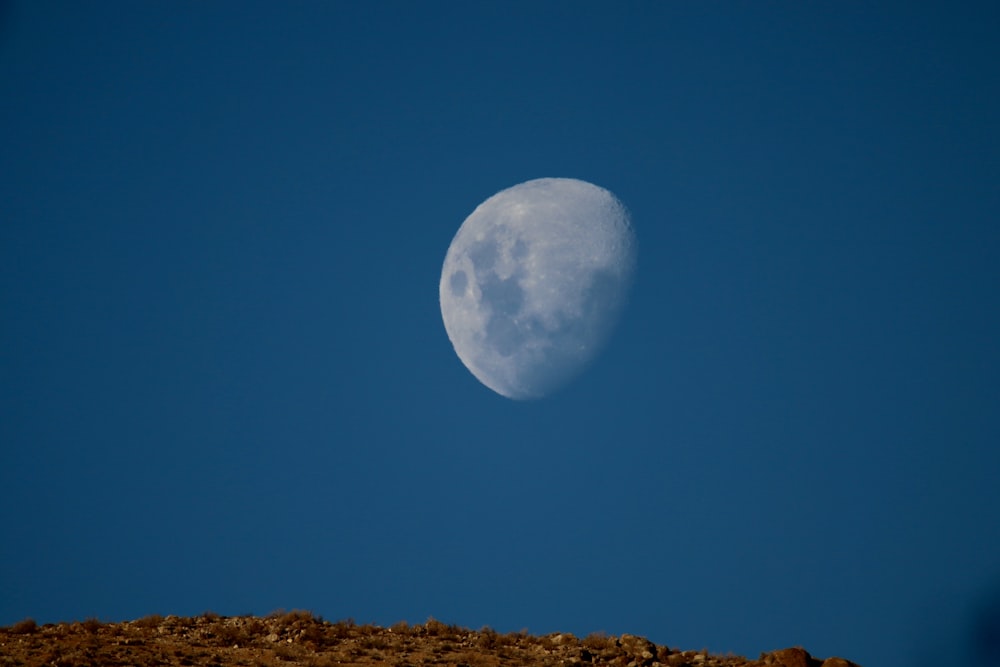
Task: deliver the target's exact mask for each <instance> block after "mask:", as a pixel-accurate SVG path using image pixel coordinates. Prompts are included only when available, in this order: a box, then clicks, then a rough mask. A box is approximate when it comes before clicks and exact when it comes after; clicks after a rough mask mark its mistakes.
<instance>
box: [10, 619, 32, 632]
mask: <svg viewBox="0 0 1000 667" xmlns="http://www.w3.org/2000/svg"><path fill="white" fill-rule="evenodd" d="M37 629H38V623H35V619H33V618H26V619H24V620H23V621H18V622H17V623H15V624H14V625H12V626H11V628H10V631H11V632H12V633H14V634H15V635H30V634H31V633H32V632H34V631H35V630H37Z"/></svg>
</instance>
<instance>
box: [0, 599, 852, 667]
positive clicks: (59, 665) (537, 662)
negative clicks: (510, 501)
mask: <svg viewBox="0 0 1000 667" xmlns="http://www.w3.org/2000/svg"><path fill="white" fill-rule="evenodd" d="M0 647H2V648H0V667H21V666H22V665H53V666H55V667H74V666H77V665H81V664H86V665H93V666H94V667H111V666H112V665H114V666H117V665H127V664H149V665H152V664H156V665H162V666H163V667H177V666H179V665H184V666H188V665H190V666H191V667H195V666H198V667H216V666H218V667H222V665H234V666H239V667H293V666H295V667H331V666H332V665H342V666H351V665H353V666H356V667H361V666H365V665H371V666H372V667H374V666H375V665H380V666H389V665H391V666H393V667H417V666H419V665H426V666H428V667H429V666H430V665H442V666H444V665H465V666H466V667H500V665H504V666H505V667H506V666H508V665H509V666H511V667H527V666H529V665H530V666H532V667H535V666H539V667H562V666H565V665H580V666H581V667H586V666H588V665H592V666H593V667H625V666H627V665H632V667H654V664H656V663H659V665H662V666H663V667H681V666H687V667H758V665H760V664H763V663H765V662H767V661H766V660H763V659H762V661H760V662H758V661H753V662H748V661H747V660H745V659H743V658H742V657H738V656H732V655H730V656H712V655H710V654H708V653H707V652H706V651H698V652H695V651H685V652H680V651H675V650H674V651H672V650H670V649H668V648H667V647H666V646H656V645H655V644H653V643H652V642H649V641H648V640H646V639H644V638H641V637H635V636H632V635H622V636H621V637H613V636H608V635H606V634H604V633H592V634H589V635H587V636H586V637H584V639H582V640H580V639H577V638H576V637H575V636H574V635H571V634H568V633H562V634H551V635H546V636H542V637H536V636H532V635H530V634H528V632H527V631H524V630H522V631H521V632H508V633H506V634H501V633H499V632H497V631H496V630H494V629H493V628H491V627H489V626H485V627H483V628H482V629H481V630H479V631H478V632H474V631H472V630H469V629H467V628H462V627H459V626H456V625H449V624H446V623H443V622H441V621H438V620H436V619H433V618H429V619H428V620H427V622H426V623H424V624H423V625H410V624H408V623H406V622H405V621H400V622H398V623H396V624H394V625H392V626H391V627H389V628H382V627H379V626H375V625H368V624H365V625H358V624H356V623H355V622H354V620H353V619H346V620H343V621H338V622H336V623H329V622H327V621H324V620H322V619H321V618H319V617H317V616H314V615H313V614H312V613H310V612H307V611H297V610H293V611H291V612H285V611H284V610H280V611H277V612H274V613H272V614H270V615H269V616H267V617H265V618H258V617H253V616H234V617H224V616H220V615H218V614H214V613H211V612H206V613H205V614H202V615H201V616H197V617H193V618H178V617H176V616H167V617H165V618H164V617H162V616H159V615H156V614H154V615H150V616H145V617H143V618H140V619H138V620H137V621H133V622H131V623H107V624H105V623H101V622H100V621H98V620H97V619H93V618H91V619H87V620H86V621H84V622H82V623H61V624H56V625H45V626H41V627H39V625H38V624H37V623H36V622H35V621H34V620H32V619H30V618H29V619H24V620H23V621H21V622H19V623H15V624H14V625H12V626H11V627H9V628H0ZM788 651H793V652H801V654H804V655H805V656H808V654H807V653H805V652H804V651H802V649H785V650H784V651H778V652H775V653H773V654H768V655H767V656H765V657H767V660H770V661H771V662H772V663H773V664H775V665H777V664H784V663H783V662H776V661H775V660H772V657H774V656H778V655H779V654H783V653H786V652H788ZM796 656H800V657H801V655H800V654H799V653H796ZM768 664H770V663H768ZM795 664H799V663H795ZM802 664H817V665H818V664H819V661H812V660H811V658H809V660H807V661H806V662H804V663H802ZM836 664H837V665H839V666H840V667H843V665H845V664H846V665H847V666H848V667H856V666H853V665H852V664H851V663H844V662H838V663H836Z"/></svg>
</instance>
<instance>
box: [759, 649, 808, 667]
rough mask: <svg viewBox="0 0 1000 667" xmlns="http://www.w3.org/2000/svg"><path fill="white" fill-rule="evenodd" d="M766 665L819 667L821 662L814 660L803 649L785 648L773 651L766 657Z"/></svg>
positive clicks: (776, 666)
mask: <svg viewBox="0 0 1000 667" xmlns="http://www.w3.org/2000/svg"><path fill="white" fill-rule="evenodd" d="M763 662H764V664H765V665H774V666H775V667H819V660H815V659H813V657H812V656H811V655H809V652H808V651H806V650H805V649H803V648H798V647H795V648H783V649H781V650H780V651H772V652H771V653H768V654H765V656H764V661H763Z"/></svg>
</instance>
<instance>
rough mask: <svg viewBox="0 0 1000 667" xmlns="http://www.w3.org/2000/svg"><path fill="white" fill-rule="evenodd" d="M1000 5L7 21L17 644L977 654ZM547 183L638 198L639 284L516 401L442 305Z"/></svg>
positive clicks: (560, 6) (999, 215) (6, 17)
mask: <svg viewBox="0 0 1000 667" xmlns="http://www.w3.org/2000/svg"><path fill="white" fill-rule="evenodd" d="M875 4H878V5H879V6H872V5H875ZM995 7H996V6H995V5H994V4H993V3H988V2H980V3H971V2H965V3H962V2H956V3H929V2H927V3H924V2H905V3H904V2H900V3H862V2H849V3H842V2H836V3H797V2H794V3H751V2H739V3H687V2H684V3H681V2H666V1H662V2H626V3H620V2H608V3H587V2H558V3H537V2H523V3H522V2H507V1H504V2H495V3H466V2H449V3H441V2H400V3H366V2H316V3H306V2H296V3H279V2H272V3H265V2H260V3H255V2H232V3H226V2H212V3H196V2H179V1H178V2H91V3H84V2H65V3H50V2H15V3H7V4H0V508H2V520H0V624H11V623H14V622H16V621H18V620H20V619H22V618H24V617H26V616H31V617H33V618H35V619H36V620H38V621H39V622H55V621H59V620H73V619H78V620H82V619H84V618H88V617H98V618H101V619H104V620H121V619H127V618H134V617H138V616H143V615H146V614H152V613H159V614H198V613H201V612H203V611H205V610H209V609H210V610H213V611H215V612H218V613H221V614H244V613H258V614H266V613H268V612H271V611H273V610H274V609H276V608H288V609H292V608H302V609H310V610H312V611H313V612H315V613H317V614H320V615H322V616H323V617H325V618H328V619H331V620H335V619H339V618H345V617H353V618H355V619H356V620H358V621H359V622H362V621H364V622H375V623H382V624H387V623H393V622H395V621H398V620H402V619H405V620H409V621H410V622H423V621H424V620H426V619H427V617H428V616H434V617H435V618H438V619H440V620H443V621H445V622H448V623H456V624H459V625H464V626H469V627H473V628H478V627H480V626H482V625H490V626H492V627H494V628H496V629H498V630H502V631H510V630H519V629H522V628H527V629H528V630H529V631H531V632H533V633H546V632H552V631H569V632H574V633H577V634H580V635H585V634H587V633H589V632H591V631H598V630H603V631H606V632H609V633H614V634H618V633H621V632H631V633H636V634H642V635H646V636H648V637H649V638H650V639H652V640H654V641H656V642H658V643H663V644H667V645H669V646H673V647H680V648H688V649H690V648H694V649H700V648H708V649H710V650H712V651H716V652H727V651H733V652H735V653H742V654H746V655H748V656H750V657H756V655H757V654H758V653H759V652H760V651H764V650H772V649H776V648H781V647H785V646H790V645H802V646H805V647H806V648H807V649H809V650H810V651H812V652H813V653H814V654H816V655H820V656H828V655H831V654H837V655H841V656H843V657H846V658H849V659H851V660H855V661H857V662H860V663H862V664H863V665H865V666H866V667H903V666H904V665H906V666H908V667H909V666H913V665H919V666H920V667H924V666H925V665H930V664H943V663H941V662H940V661H937V662H935V661H933V660H931V657H929V656H943V655H946V656H950V658H951V659H952V660H951V662H952V664H961V662H960V661H957V660H953V658H954V657H955V656H956V655H959V656H961V655H971V651H972V650H973V648H972V643H973V642H972V633H973V631H972V629H971V628H972V627H973V626H974V625H975V624H976V623H979V624H980V626H982V623H983V622H984V621H983V620H982V617H980V618H979V620H977V617H976V614H977V611H976V610H977V609H979V608H980V607H981V606H982V605H984V604H986V601H988V600H989V599H990V596H991V595H996V591H997V590H998V587H1000V483H998V477H1000V447H998V443H1000V345H998V341H1000V308H998V301H1000V299H998V288H1000V188H998V183H1000V39H998V38H997V35H998V33H1000V11H998V10H997V9H996V8H995ZM544 176H563V177H573V178H580V179H584V180H587V181H590V182H593V183H596V184H597V185H600V186H602V187H605V188H608V189H610V190H611V191H612V192H614V193H615V194H616V195H617V196H618V197H619V198H621V199H622V201H623V202H624V203H625V204H626V205H627V206H628V207H629V208H630V209H631V211H632V215H633V222H634V225H635V228H636V233H637V235H638V240H639V269H638V273H637V277H636V283H635V288H634V290H633V296H632V299H631V301H630V303H629V306H628V309H627V310H626V312H625V315H624V318H623V320H622V323H621V325H620V327H619V329H618V331H617V333H616V335H615V337H614V338H613V339H612V341H611V343H610V345H609V347H608V348H607V350H606V352H605V354H603V356H601V357H600V359H599V360H598V361H597V362H596V363H595V365H594V366H593V367H592V368H591V369H590V370H589V371H588V372H587V373H586V374H585V375H583V376H582V377H580V378H579V379H578V380H577V381H576V382H575V383H573V384H572V385H570V386H569V387H567V388H566V389H564V390H563V391H561V392H560V393H558V394H556V395H555V396H553V397H551V398H549V399H546V400H542V401H537V402H526V403H525V402H513V401H510V400H507V399H504V398H502V397H500V396H498V395H496V394H494V393H493V392H492V391H490V390H489V389H487V388H485V387H483V386H482V385H480V384H479V383H478V382H477V381H476V380H475V378H474V377H473V376H472V375H471V374H470V373H469V372H468V371H467V370H466V369H465V368H464V366H463V365H462V364H461V362H460V361H459V359H458V358H457V357H456V356H455V354H454V352H453V350H452V349H451V346H450V344H449V341H448V338H447V336H446V334H445V331H444V327H443V325H442V322H441V316H440V312H439V307H438V281H439V278H440V271H441V264H442V261H443V260H444V255H445V252H446V250H447V248H448V244H449V243H450V241H451V239H452V237H453V235H454V234H455V232H456V231H457V230H458V227H459V225H461V223H462V221H463V220H464V219H465V217H466V216H467V215H468V214H469V213H471V212H472V210H473V209H474V208H475V206H476V205H478V204H479V203H480V202H482V201H483V200H484V199H486V198H487V197H489V196H490V195H492V194H494V193H495V192H497V191H498V190H501V189H503V188H506V187H509V186H511V185H514V184H516V183H519V182H522V181H525V180H528V179H532V178H538V177H544ZM985 622H988V619H987V621H985ZM986 632H987V634H988V629H987V631H986ZM981 634H982V633H981ZM963 652H965V653H963ZM921 655H922V656H923V657H919V656H921ZM969 659H970V660H972V658H971V657H970V658H969ZM980 659H981V660H982V659H984V658H982V657H980ZM965 664H970V663H965Z"/></svg>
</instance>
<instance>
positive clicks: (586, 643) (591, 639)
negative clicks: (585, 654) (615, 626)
mask: <svg viewBox="0 0 1000 667" xmlns="http://www.w3.org/2000/svg"><path fill="white" fill-rule="evenodd" d="M581 643H582V644H583V647H584V648H586V649H590V650H591V651H607V650H610V649H613V648H615V638H614V637H609V636H607V635H606V634H604V633H603V632H591V633H590V634H589V635H587V636H586V637H584V638H583V641H582V642H581Z"/></svg>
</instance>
